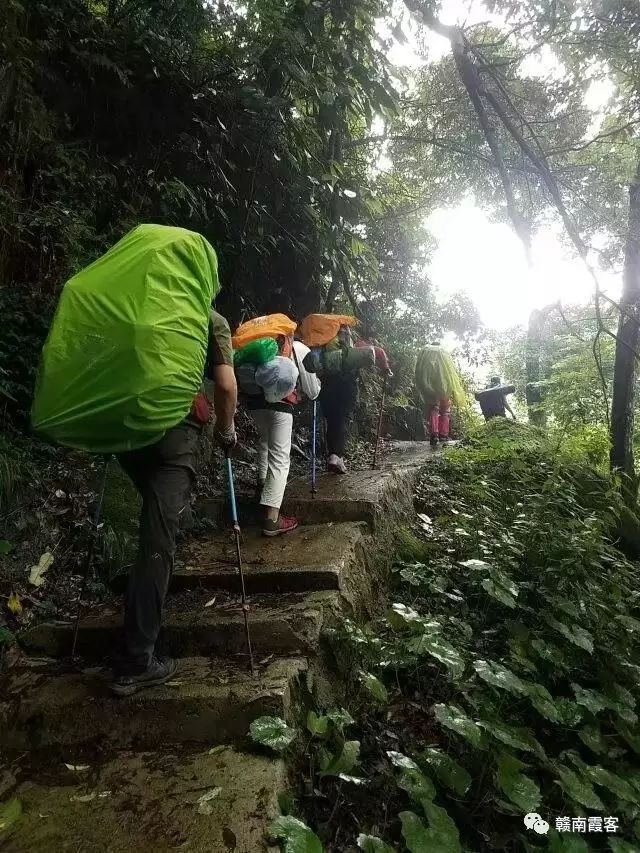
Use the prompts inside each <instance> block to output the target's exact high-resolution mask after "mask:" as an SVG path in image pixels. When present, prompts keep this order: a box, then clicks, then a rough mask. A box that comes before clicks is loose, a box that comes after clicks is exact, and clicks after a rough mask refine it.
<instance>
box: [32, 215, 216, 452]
mask: <svg viewBox="0 0 640 853" xmlns="http://www.w3.org/2000/svg"><path fill="white" fill-rule="evenodd" d="M219 289H220V285H219V282H218V262H217V258H216V253H215V251H214V250H213V247H212V246H211V245H210V244H209V243H208V242H207V241H206V240H205V239H204V237H202V236H201V235H200V234H196V233H194V232H192V231H187V230H185V229H183V228H173V227H169V226H164V225H139V226H138V227H137V228H134V229H133V230H132V231H130V232H129V233H128V234H126V235H125V236H124V237H123V238H122V239H121V240H120V241H119V242H118V243H116V245H115V246H113V247H112V248H111V249H109V251H108V252H106V253H105V254H104V255H102V256H101V257H100V258H98V260H97V261H95V262H94V263H93V264H91V265H90V266H88V267H86V268H85V269H83V270H81V271H80V272H79V273H78V274H77V275H75V276H73V278H71V279H69V281H68V282H67V283H66V284H65V286H64V288H63V289H62V293H61V296H60V300H59V303H58V307H57V309H56V313H55V316H54V318H53V323H52V325H51V329H50V331H49V335H48V337H47V340H46V342H45V345H44V348H43V351H42V360H41V364H40V369H39V373H38V378H37V382H36V390H35V398H34V402H33V406H32V410H31V422H32V426H33V429H34V430H35V431H36V432H37V433H38V434H40V435H41V436H43V437H44V438H47V439H49V440H51V441H54V442H57V443H59V444H63V445H66V446H68V447H73V448H76V449H80V450H87V451H90V452H94V453H118V452H123V451H128V450H135V449H137V448H140V447H145V446H147V445H150V444H153V443H155V442H156V441H159V440H160V439H161V438H162V436H163V435H164V434H165V433H166V432H167V430H169V429H171V428H172V427H174V426H176V424H178V423H180V422H181V421H182V420H183V419H184V418H185V417H186V416H187V414H188V413H189V411H190V409H191V405H192V403H193V399H194V397H195V395H196V394H197V392H198V390H199V388H200V385H201V381H202V376H203V373H204V366H205V358H206V349H207V339H208V324H209V312H210V309H211V303H212V301H213V299H214V298H215V296H216V294H217V293H218V291H219Z"/></svg>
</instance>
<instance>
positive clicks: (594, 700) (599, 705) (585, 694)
mask: <svg viewBox="0 0 640 853" xmlns="http://www.w3.org/2000/svg"><path fill="white" fill-rule="evenodd" d="M571 687H572V689H573V692H574V694H575V697H576V702H577V703H578V705H583V706H584V707H585V708H586V709H587V710H588V711H591V713H592V714H593V715H594V716H595V715H597V714H599V713H600V711H604V710H605V709H606V707H607V700H606V699H605V697H604V696H602V694H600V693H597V692H596V691H595V690H587V689H586V688H584V687H580V685H579V684H572V685H571Z"/></svg>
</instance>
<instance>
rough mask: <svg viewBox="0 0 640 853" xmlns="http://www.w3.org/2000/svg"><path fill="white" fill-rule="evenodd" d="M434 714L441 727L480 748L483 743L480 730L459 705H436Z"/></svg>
mask: <svg viewBox="0 0 640 853" xmlns="http://www.w3.org/2000/svg"><path fill="white" fill-rule="evenodd" d="M433 713H434V715H435V718H436V720H437V721H438V722H439V723H440V725H441V726H445V728H447V729H451V731H454V732H456V734H459V735H461V736H462V737H463V738H466V740H468V741H469V742H470V743H471V744H473V746H475V747H479V746H480V744H481V742H482V734H481V732H480V729H479V728H478V726H477V725H476V723H474V722H473V720H472V719H470V718H469V717H467V715H466V714H465V712H464V711H463V710H462V709H461V708H458V706H457V705H444V704H440V705H435V706H434V709H433Z"/></svg>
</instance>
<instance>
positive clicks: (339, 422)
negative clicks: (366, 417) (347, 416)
mask: <svg viewBox="0 0 640 853" xmlns="http://www.w3.org/2000/svg"><path fill="white" fill-rule="evenodd" d="M320 406H321V408H322V414H323V416H324V419H325V422H326V426H327V456H333V455H336V456H342V454H343V453H344V437H345V428H344V423H343V418H342V413H341V411H340V397H339V386H338V382H337V381H336V379H335V378H333V377H331V378H329V379H326V380H325V381H324V382H323V385H322V390H321V391H320Z"/></svg>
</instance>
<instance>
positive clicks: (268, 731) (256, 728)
mask: <svg viewBox="0 0 640 853" xmlns="http://www.w3.org/2000/svg"><path fill="white" fill-rule="evenodd" d="M249 732H250V733H251V737H252V738H253V740H254V741H255V742H256V743H259V744H261V745H262V746H268V747H269V748H270V749H273V750H274V751H275V752H283V751H284V750H285V749H286V748H287V747H288V746H290V744H291V743H292V741H293V739H294V738H295V736H296V732H295V729H291V728H289V726H288V725H287V724H286V723H285V721H284V720H283V719H281V718H280V717H258V718H257V719H256V720H254V721H253V722H252V723H251V726H250V727H249Z"/></svg>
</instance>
